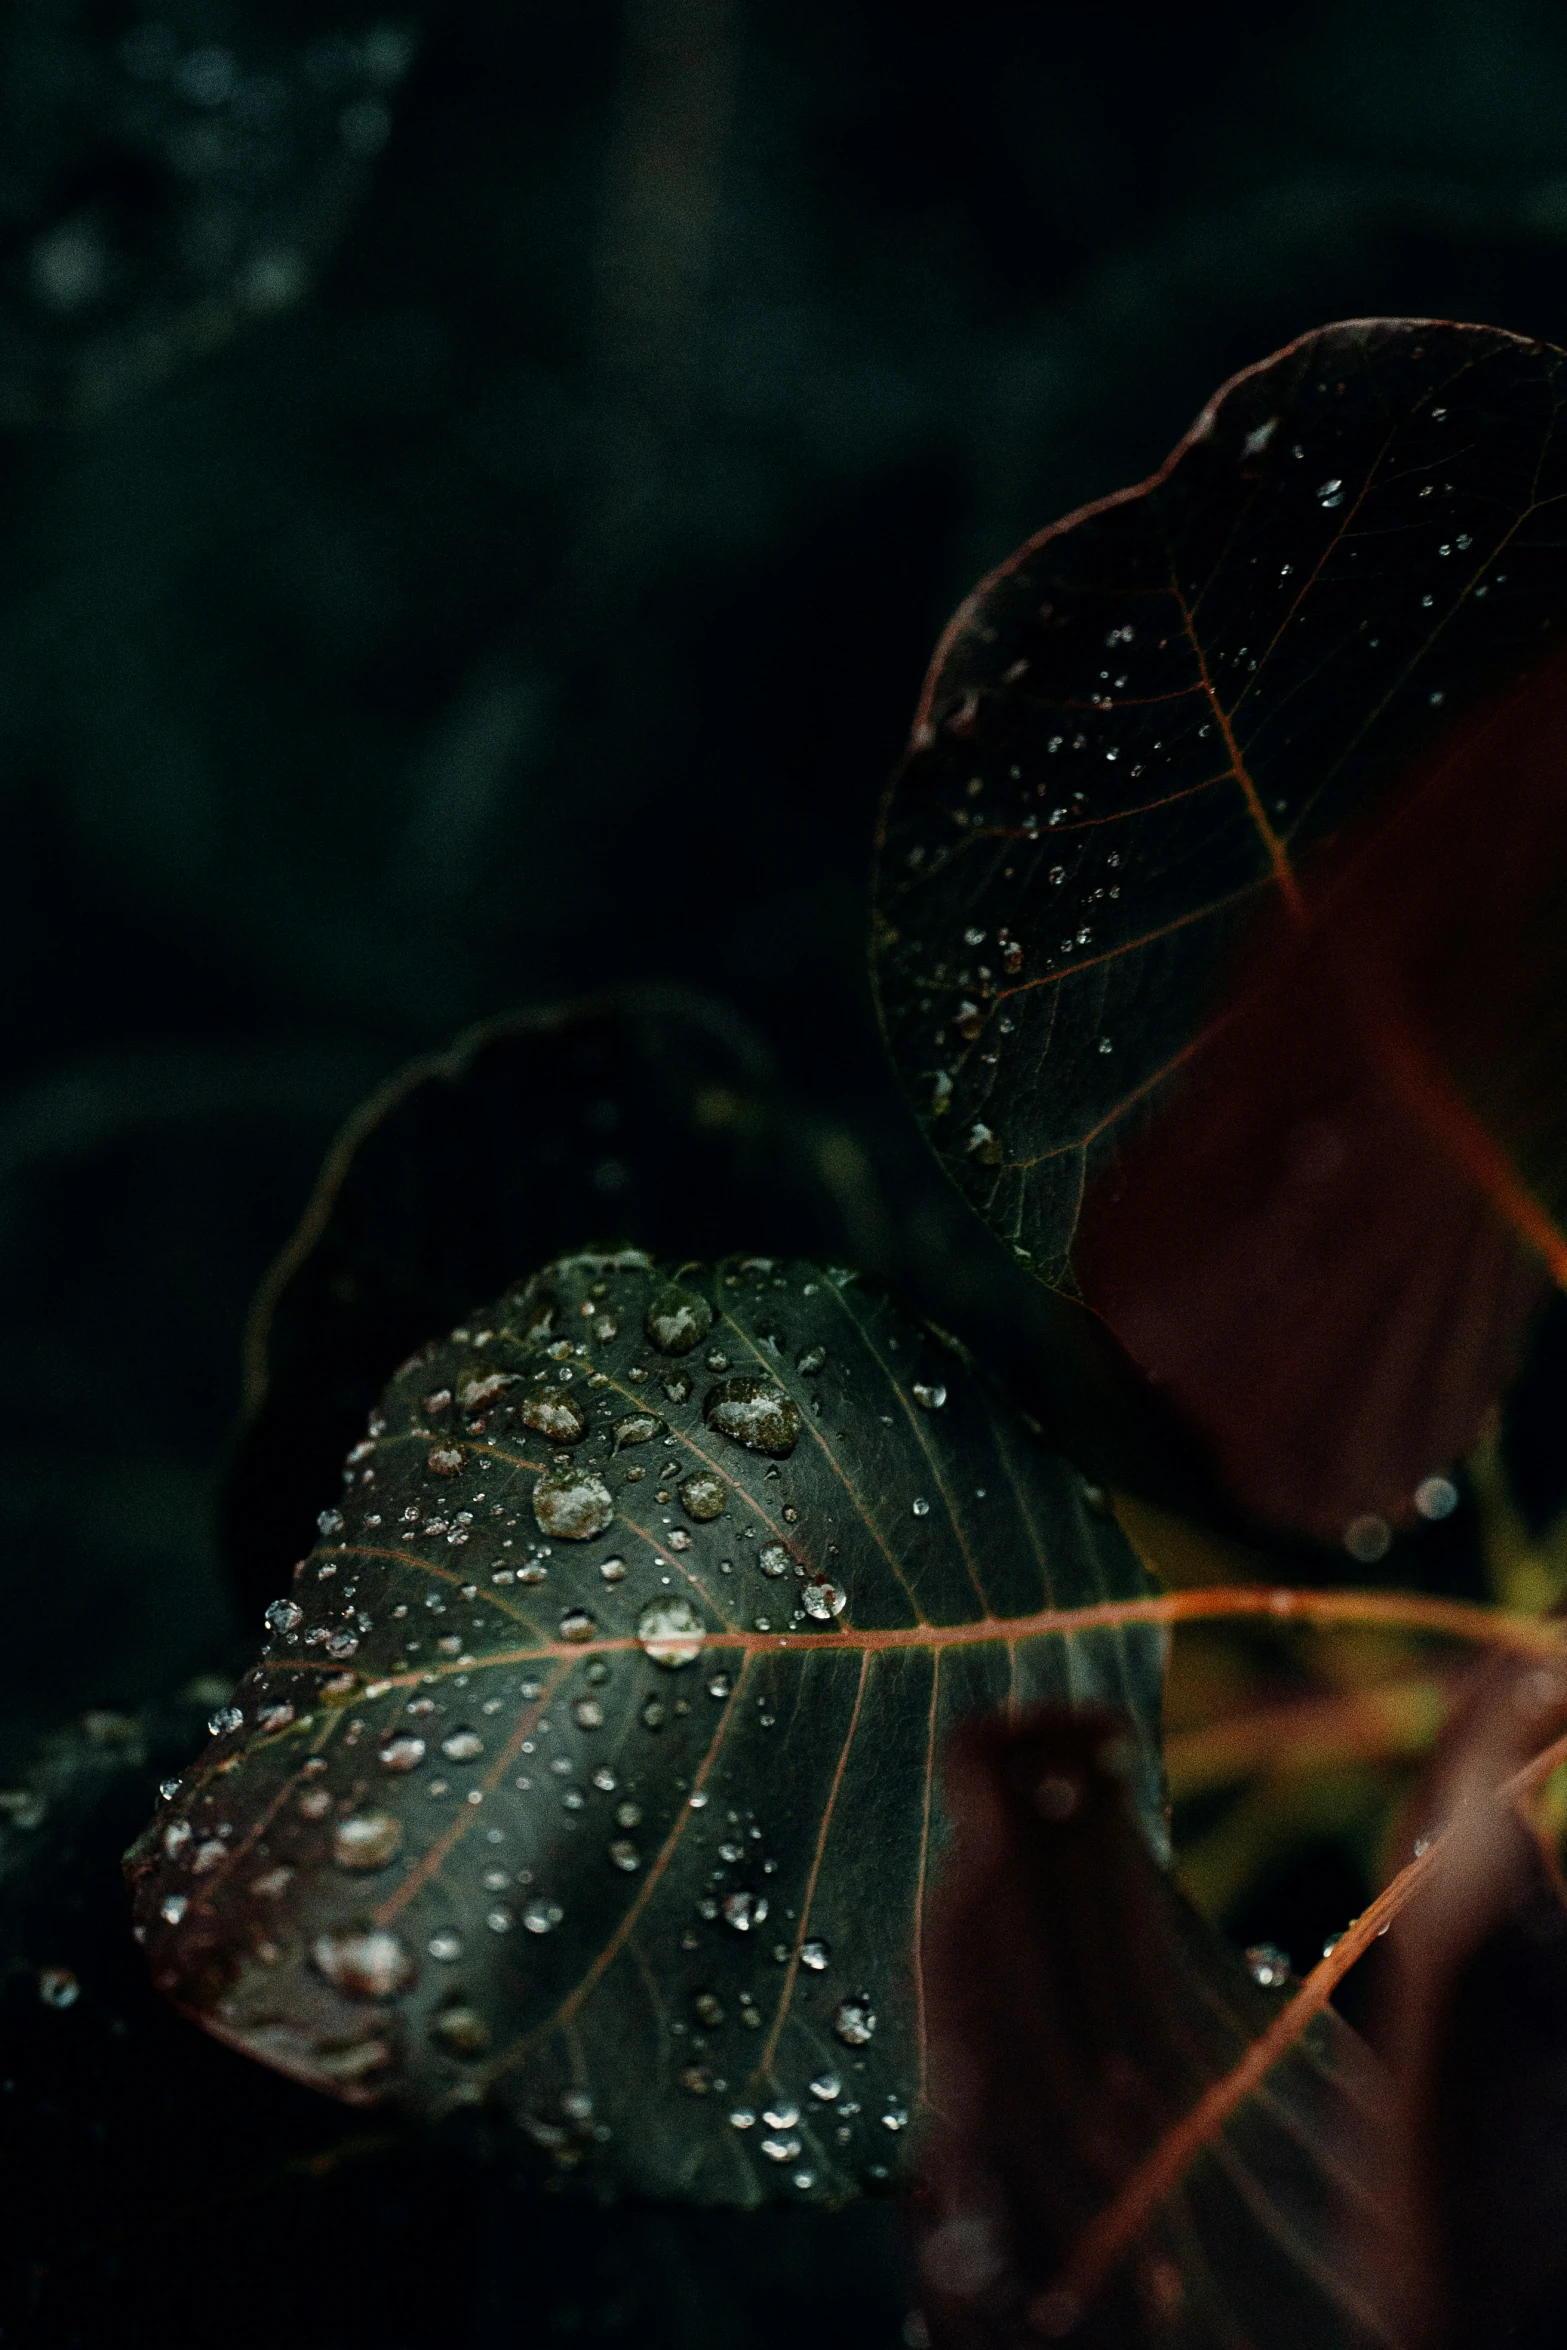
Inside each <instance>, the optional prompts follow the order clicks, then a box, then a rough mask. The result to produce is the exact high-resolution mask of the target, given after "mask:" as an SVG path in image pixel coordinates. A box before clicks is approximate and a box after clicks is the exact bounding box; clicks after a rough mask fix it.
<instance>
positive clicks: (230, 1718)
mask: <svg viewBox="0 0 1567 2350" xmlns="http://www.w3.org/2000/svg"><path fill="white" fill-rule="evenodd" d="M244 1721H245V1716H244V1712H243V1709H242V1708H241V1707H239V1706H237V1705H220V1706H219V1708H218V1710H217V1712H216V1713H215V1714H214V1715H213V1716H212V1717H211V1719H210V1720H209V1721H208V1723H207V1728H208V1730H209V1732H210V1733H211V1735H212V1736H213V1737H214V1738H226V1737H227V1736H228V1735H229V1733H230V1732H231V1731H233V1730H238V1729H241V1728H243V1726H244Z"/></svg>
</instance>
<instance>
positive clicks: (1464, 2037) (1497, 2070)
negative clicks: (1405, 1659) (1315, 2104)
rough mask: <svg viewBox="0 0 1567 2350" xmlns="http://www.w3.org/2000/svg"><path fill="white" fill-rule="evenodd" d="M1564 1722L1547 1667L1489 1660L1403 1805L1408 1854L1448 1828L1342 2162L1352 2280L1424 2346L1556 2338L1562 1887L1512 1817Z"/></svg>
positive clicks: (1561, 2188)
mask: <svg viewBox="0 0 1567 2350" xmlns="http://www.w3.org/2000/svg"><path fill="white" fill-rule="evenodd" d="M1564 1717H1567V1669H1564V1668H1563V1667H1562V1666H1561V1665H1560V1664H1552V1663H1542V1664H1539V1665H1535V1666H1533V1667H1521V1666H1519V1665H1516V1664H1512V1663H1508V1664H1505V1665H1504V1664H1501V1663H1500V1662H1497V1663H1494V1664H1492V1665H1490V1666H1489V1667H1487V1668H1486V1669H1485V1670H1484V1671H1482V1672H1481V1673H1479V1674H1478V1675H1477V1676H1476V1678H1475V1680H1474V1682H1473V1684H1472V1685H1471V1688H1470V1691H1469V1694H1468V1698H1467V1702H1466V1703H1465V1705H1464V1707H1463V1708H1462V1709H1461V1711H1460V1713H1459V1715H1458V1716H1457V1717H1456V1718H1455V1720H1454V1722H1453V1723H1452V1725H1451V1727H1450V1728H1449V1730H1448V1733H1447V1735H1446V1736H1445V1738H1444V1740H1443V1743H1442V1747H1441V1749H1440V1751H1439V1753H1438V1755H1437V1758H1436V1760H1435V1761H1434V1763H1433V1765H1432V1767H1431V1770H1430V1771H1429V1773H1428V1774H1427V1776H1426V1779H1425V1782H1424V1784H1423V1785H1422V1787H1421V1788H1420V1790H1419V1792H1418V1794H1417V1796H1416V1798H1415V1800H1414V1802H1413V1803H1412V1805H1411V1807H1410V1811H1409V1814H1408V1834H1407V1837H1406V1840H1405V1848H1406V1850H1407V1849H1408V1846H1409V1844H1410V1843H1411V1842H1414V1841H1415V1840H1416V1839H1418V1840H1419V1842H1420V1844H1425V1843H1426V1842H1427V1841H1428V1840H1429V1839H1430V1838H1431V1837H1432V1836H1433V1835H1434V1834H1435V1833H1437V1832H1438V1831H1440V1830H1445V1831H1446V1833H1445V1836H1444V1838H1443V1849H1442V1854H1441V1861H1442V1865H1441V1866H1440V1867H1439V1868H1437V1869H1435V1870H1433V1871H1432V1873H1431V1876H1430V1880H1429V1882H1428V1883H1427V1884H1426V1885H1425V1886H1423V1887H1422V1889H1421V1892H1420V1895H1419V1897H1418V1899H1416V1900H1414V1901H1412V1902H1411V1903H1410V1905H1409V1907H1408V1908H1407V1910H1406V1911H1405V1912H1404V1914H1403V1915H1402V1916H1401V1917H1400V1918H1399V1919H1398V1920H1397V1922H1396V1924H1395V1925H1394V1926H1393V1927H1392V1928H1391V1929H1390V1931H1389V1934H1388V1938H1387V1940H1386V1941H1385V1942H1384V1943H1382V1944H1381V1945H1380V1946H1379V1956H1380V1965H1379V1969H1378V1977H1377V1982H1376V1986H1375V1997H1374V2000H1373V2003H1372V2018H1371V2033H1372V2037H1373V2040H1374V2042H1375V2044H1376V2045H1377V2046H1378V2048H1379V2049H1380V2051H1381V2052H1382V2054H1383V2056H1384V2058H1385V2060H1386V2063H1387V2067H1388V2075H1389V2081H1390V2094H1388V2095H1387V2096H1385V2097H1384V2098H1382V2099H1380V2100H1379V2101H1378V2102H1377V2104H1376V2105H1375V2107H1374V2108H1373V2109H1372V2111H1371V2113H1370V2115H1369V2116H1368V2128H1367V2133H1366V2135H1365V2137H1364V2139H1363V2140H1362V2142H1361V2144H1360V2146H1359V2147H1358V2149H1357V2155H1358V2159H1359V2160H1360V2162H1361V2163H1362V2164H1363V2166H1364V2167H1365V2169H1366V2170H1367V2171H1368V2172H1370V2173H1373V2174H1374V2175H1376V2176H1377V2177H1378V2178H1379V2179H1381V2180H1382V2181H1383V2182H1384V2189H1385V2191H1384V2193H1383V2194H1382V2195H1381V2197H1380V2198H1379V2199H1378V2201H1377V2203H1376V2205H1375V2206H1374V2207H1371V2206H1365V2207H1363V2208H1362V2210H1361V2213H1360V2224H1359V2226H1358V2228H1357V2229H1356V2230H1355V2231H1354V2235H1353V2238H1352V2242H1351V2252H1352V2255H1353V2257H1352V2261H1351V2273H1352V2274H1353V2275H1355V2276H1357V2277H1358V2279H1359V2281H1360V2284H1361V2287H1362V2289H1363V2290H1364V2291H1365V2292H1366V2294H1367V2295H1368V2296H1369V2297H1370V2298H1371V2299H1372V2300H1373V2302H1374V2303H1375V2304H1376V2306H1377V2307H1378V2309H1379V2311H1380V2312H1381V2315H1382V2318H1383V2321H1384V2323H1385V2324H1386V2325H1387V2327H1388V2329H1389V2330H1390V2331H1391V2332H1394V2333H1396V2334H1397V2335H1398V2336H1399V2337H1400V2338H1401V2339H1407V2340H1408V2341H1410V2342H1411V2343H1414V2344H1418V2345H1419V2346H1420V2350H1459V2346H1460V2345H1468V2344H1471V2343H1478V2342H1504V2341H1514V2340H1517V2339H1520V2338H1524V2339H1527V2340H1528V2341H1529V2342H1531V2343H1533V2342H1544V2341H1547V2340H1553V2341H1554V2340H1558V2339H1560V2338H1561V2332H1562V2328H1563V2325H1564V2323H1567V1884H1564V1882H1563V1878H1562V1873H1561V1867H1560V1863H1559V1859H1558V1856H1557V1854H1556V1851H1555V1849H1554V1847H1553V1846H1552V1844H1551V1843H1549V1842H1548V1841H1546V1840H1545V1839H1544V1838H1543V1837H1542V1836H1540V1834H1539V1833H1538V1832H1537V1831H1535V1830H1534V1829H1533V1827H1532V1826H1531V1825H1530V1823H1529V1819H1528V1800H1529V1795H1530V1793H1531V1792H1532V1790H1533V1789H1534V1788H1535V1787H1537V1786H1538V1784H1539V1782H1540V1780H1541V1778H1542V1777H1543V1776H1544V1770H1543V1767H1542V1765H1541V1763H1540V1761H1539V1760H1538V1759H1536V1758H1538V1757H1539V1755H1540V1753H1541V1749H1542V1748H1545V1747H1546V1741H1547V1740H1549V1739H1551V1738H1552V1737H1553V1734H1555V1733H1557V1732H1559V1731H1560V1730H1561V1727H1562V1723H1563V1720H1564ZM1546 1752H1547V1756H1548V1757H1549V1756H1551V1755H1552V1754H1553V1753H1554V1759H1556V1760H1558V1761H1559V1760H1560V1759H1561V1757H1562V1752H1563V1749H1562V1747H1561V1746H1560V1744H1558V1745H1557V1747H1556V1748H1555V1749H1554V1750H1553V1749H1550V1748H1546ZM1520 2329H1523V2334H1522V2336H1520Z"/></svg>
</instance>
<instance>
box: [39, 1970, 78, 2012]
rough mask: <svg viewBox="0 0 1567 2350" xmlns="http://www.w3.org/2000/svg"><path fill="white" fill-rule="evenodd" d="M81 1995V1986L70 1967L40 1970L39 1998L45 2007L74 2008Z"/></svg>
mask: <svg viewBox="0 0 1567 2350" xmlns="http://www.w3.org/2000/svg"><path fill="white" fill-rule="evenodd" d="M81 1994H82V1987H81V1984H80V1983H79V1982H78V1981H77V1979H76V1977H75V1976H74V1975H73V1974H72V1972H71V1970H70V1968H69V1967H68V1966H46V1967H40V1969H39V1970H38V1996H39V1998H40V1999H41V2000H42V2001H43V2003H44V2005H45V2007H58V2008H65V2007H74V2006H75V2005H76V2002H77V2000H78V1999H79V1998H80V1997H81Z"/></svg>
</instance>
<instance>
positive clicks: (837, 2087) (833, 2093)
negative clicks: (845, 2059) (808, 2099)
mask: <svg viewBox="0 0 1567 2350" xmlns="http://www.w3.org/2000/svg"><path fill="white" fill-rule="evenodd" d="M842 2094H843V2083H842V2081H840V2080H839V2078H838V2076H837V2074H836V2073H818V2074H817V2076H816V2078H815V2080H814V2081H813V2082H812V2083H811V2095H812V2096H813V2097H818V2098H820V2100H821V2102H822V2103H823V2105H835V2104H836V2103H837V2101H838V2099H839V2098H840V2097H841V2096H842Z"/></svg>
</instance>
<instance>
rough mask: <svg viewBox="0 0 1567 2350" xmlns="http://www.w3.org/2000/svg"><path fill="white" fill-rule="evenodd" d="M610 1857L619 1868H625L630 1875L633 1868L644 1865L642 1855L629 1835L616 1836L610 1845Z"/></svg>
mask: <svg viewBox="0 0 1567 2350" xmlns="http://www.w3.org/2000/svg"><path fill="white" fill-rule="evenodd" d="M609 1857H610V1859H611V1860H612V1861H613V1862H614V1864H615V1866H616V1868H617V1869H624V1870H625V1871H626V1872H627V1874H628V1875H629V1874H630V1872H631V1871H632V1870H633V1869H639V1868H640V1867H641V1866H642V1855H641V1853H640V1852H639V1851H638V1850H637V1848H636V1846H635V1845H634V1844H633V1843H632V1841H631V1839H630V1837H629V1836H617V1837H616V1838H615V1840H614V1842H613V1843H612V1844H611V1845H610V1847H609Z"/></svg>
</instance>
